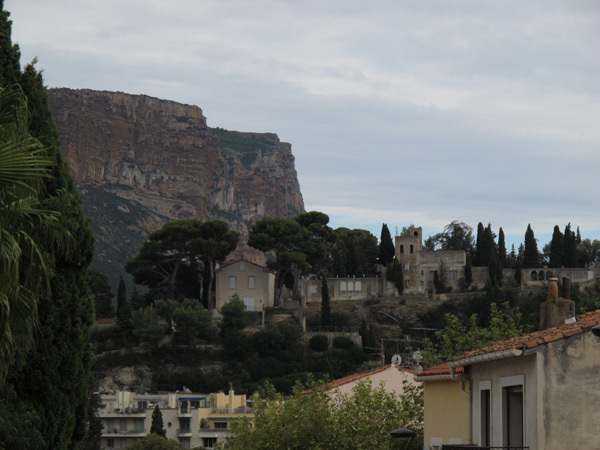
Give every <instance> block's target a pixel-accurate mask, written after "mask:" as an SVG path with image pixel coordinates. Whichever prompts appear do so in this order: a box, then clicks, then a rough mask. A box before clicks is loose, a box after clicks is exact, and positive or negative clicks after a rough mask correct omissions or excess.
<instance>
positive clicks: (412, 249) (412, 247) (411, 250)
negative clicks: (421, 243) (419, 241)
mask: <svg viewBox="0 0 600 450" xmlns="http://www.w3.org/2000/svg"><path fill="white" fill-rule="evenodd" d="M413 251H414V246H413V245H411V246H410V252H411V253H413Z"/></svg>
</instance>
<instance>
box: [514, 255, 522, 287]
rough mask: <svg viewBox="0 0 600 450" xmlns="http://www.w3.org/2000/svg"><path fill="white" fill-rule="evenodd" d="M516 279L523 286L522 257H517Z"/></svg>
mask: <svg viewBox="0 0 600 450" xmlns="http://www.w3.org/2000/svg"><path fill="white" fill-rule="evenodd" d="M515 281H516V282H517V284H518V285H519V286H521V258H517V260H516V262H515Z"/></svg>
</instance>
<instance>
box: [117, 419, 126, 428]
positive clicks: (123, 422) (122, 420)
mask: <svg viewBox="0 0 600 450" xmlns="http://www.w3.org/2000/svg"><path fill="white" fill-rule="evenodd" d="M119 429H120V430H127V419H119Z"/></svg>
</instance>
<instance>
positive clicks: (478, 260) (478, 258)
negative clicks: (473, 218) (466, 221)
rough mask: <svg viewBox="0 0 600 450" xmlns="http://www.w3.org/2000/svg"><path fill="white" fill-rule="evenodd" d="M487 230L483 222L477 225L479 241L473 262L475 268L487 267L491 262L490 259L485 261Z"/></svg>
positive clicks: (477, 241)
mask: <svg viewBox="0 0 600 450" xmlns="http://www.w3.org/2000/svg"><path fill="white" fill-rule="evenodd" d="M484 234H485V228H484V227H483V224H482V223H481V222H479V223H478V224H477V240H476V244H475V258H474V260H473V263H474V264H475V267H485V265H486V264H487V261H489V258H488V259H487V260H486V259H485V255H484V254H483V253H484V251H485V250H484V249H485V243H484V242H485V237H484Z"/></svg>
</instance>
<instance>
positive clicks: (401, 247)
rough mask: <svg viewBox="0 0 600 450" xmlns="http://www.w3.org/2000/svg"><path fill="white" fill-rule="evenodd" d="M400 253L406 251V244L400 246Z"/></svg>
mask: <svg viewBox="0 0 600 450" xmlns="http://www.w3.org/2000/svg"><path fill="white" fill-rule="evenodd" d="M400 253H404V245H401V246H400Z"/></svg>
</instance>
